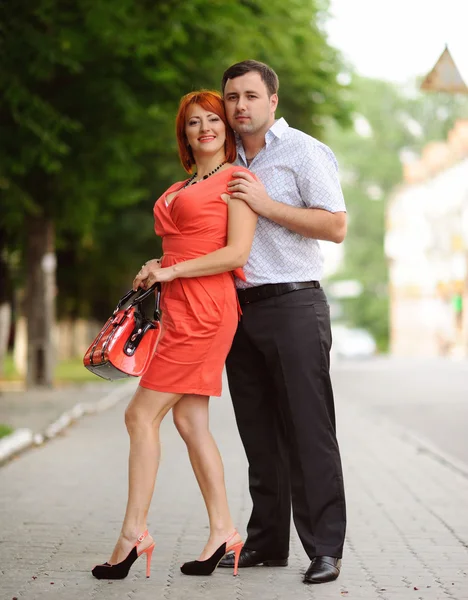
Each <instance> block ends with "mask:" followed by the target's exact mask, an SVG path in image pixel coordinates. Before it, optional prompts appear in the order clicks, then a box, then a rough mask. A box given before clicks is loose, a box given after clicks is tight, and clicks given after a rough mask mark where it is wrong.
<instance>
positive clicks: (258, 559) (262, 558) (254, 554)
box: [218, 547, 288, 569]
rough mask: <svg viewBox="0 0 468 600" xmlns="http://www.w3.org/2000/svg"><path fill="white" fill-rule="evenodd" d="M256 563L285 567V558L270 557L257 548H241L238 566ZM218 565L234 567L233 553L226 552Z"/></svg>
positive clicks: (286, 564) (286, 561)
mask: <svg viewBox="0 0 468 600" xmlns="http://www.w3.org/2000/svg"><path fill="white" fill-rule="evenodd" d="M257 565H264V566H265V567H287V566H288V559H287V558H270V557H268V555H266V554H264V553H263V552H258V551H257V550H249V549H248V548H245V547H244V548H242V550H241V553H240V558H239V568H243V567H256V566H257ZM218 567H229V568H231V569H232V568H233V567H234V554H226V556H225V557H224V558H223V559H222V560H221V562H220V563H219V565H218Z"/></svg>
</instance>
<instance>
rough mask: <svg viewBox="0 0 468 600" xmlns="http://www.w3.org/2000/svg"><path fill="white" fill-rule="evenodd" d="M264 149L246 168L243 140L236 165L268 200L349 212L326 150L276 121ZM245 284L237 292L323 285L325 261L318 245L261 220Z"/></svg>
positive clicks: (333, 162) (330, 154) (332, 158)
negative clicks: (305, 283)
mask: <svg viewBox="0 0 468 600" xmlns="http://www.w3.org/2000/svg"><path fill="white" fill-rule="evenodd" d="M265 143H266V145H265V146H264V147H263V148H262V150H260V152H259V153H258V154H257V155H256V156H255V158H254V159H253V160H252V162H251V163H250V166H247V159H246V157H245V151H244V148H243V146H242V143H241V141H240V139H239V138H238V144H237V152H238V154H237V160H236V164H238V165H242V166H244V167H247V168H249V169H250V170H251V171H252V172H253V173H255V175H257V176H258V178H259V179H260V181H261V182H262V183H263V185H264V186H265V188H266V191H267V193H268V195H269V196H270V198H272V199H273V200H276V201H278V202H283V203H284V204H289V205H290V206H296V207H299V208H322V209H325V210H328V211H330V212H333V213H334V212H340V211H346V207H345V202H344V199H343V193H342V191H341V186H340V182H339V179H338V164H337V162H336V158H335V156H334V154H333V152H332V151H331V150H330V148H329V147H328V146H326V145H325V144H322V143H321V142H319V141H318V140H316V139H315V138H313V137H311V136H310V135H307V134H306V133H303V132H302V131H298V130H297V129H293V128H292V127H289V125H288V124H287V123H286V121H285V120H284V119H279V120H277V121H276V122H275V123H274V124H273V125H272V127H271V128H270V129H269V130H268V131H267V133H266V135H265ZM244 273H245V276H246V279H247V281H246V282H244V281H241V280H239V279H236V286H237V287H239V288H246V287H252V286H257V285H263V284H265V283H284V282H290V281H313V280H315V281H320V279H321V278H322V275H323V255H322V252H321V250H320V246H319V242H318V241H317V240H315V239H312V238H306V237H304V236H302V235H300V234H298V233H294V232H293V231H290V230H289V229H286V228H285V227H283V226H282V225H278V223H275V222H274V221H271V220H269V219H267V218H265V217H259V218H258V223H257V228H256V230H255V236H254V240H253V244H252V250H251V252H250V256H249V259H248V261H247V264H246V265H245V267H244Z"/></svg>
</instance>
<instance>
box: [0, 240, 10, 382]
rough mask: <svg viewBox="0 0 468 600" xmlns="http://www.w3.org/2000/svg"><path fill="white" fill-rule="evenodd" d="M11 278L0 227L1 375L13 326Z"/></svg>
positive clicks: (0, 374)
mask: <svg viewBox="0 0 468 600" xmlns="http://www.w3.org/2000/svg"><path fill="white" fill-rule="evenodd" d="M11 300H12V290H11V278H10V271H9V266H8V261H7V257H6V236H5V231H4V230H3V229H0V377H1V376H2V375H3V372H4V362H5V356H6V353H7V350H8V341H9V339H10V328H11Z"/></svg>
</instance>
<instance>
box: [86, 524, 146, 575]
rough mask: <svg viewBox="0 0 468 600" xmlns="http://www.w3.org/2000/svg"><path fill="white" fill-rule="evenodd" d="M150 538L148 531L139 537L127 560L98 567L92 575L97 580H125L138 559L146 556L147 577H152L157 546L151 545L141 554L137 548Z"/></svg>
mask: <svg viewBox="0 0 468 600" xmlns="http://www.w3.org/2000/svg"><path fill="white" fill-rule="evenodd" d="M147 536H148V530H146V531H145V532H143V533H142V534H141V535H140V536H138V539H137V542H136V544H135V545H134V546H133V548H132V549H131V551H130V553H129V554H128V556H127V558H124V560H122V561H121V562H119V563H117V564H116V565H110V564H109V563H108V562H106V563H104V564H103V565H96V566H95V567H94V569H93V570H92V571H91V573H92V574H93V575H94V577H96V578H97V579H125V577H127V575H128V572H129V571H130V567H131V566H132V565H133V563H134V562H135V561H136V559H137V558H138V557H139V556H141V555H142V554H146V577H149V576H150V573H151V558H152V556H153V550H154V548H155V546H156V544H154V543H153V544H151V546H148V548H145V549H144V550H142V551H141V552H138V548H137V546H138V545H139V544H141V542H142V541H143V540H144V539H145V538H146V537H147Z"/></svg>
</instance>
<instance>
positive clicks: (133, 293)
mask: <svg viewBox="0 0 468 600" xmlns="http://www.w3.org/2000/svg"><path fill="white" fill-rule="evenodd" d="M155 290H156V294H155V301H154V315H153V316H154V320H155V321H160V320H161V311H160V308H159V303H160V297H161V284H160V282H159V281H158V282H156V283H153V285H152V286H151V287H150V288H148V289H147V290H145V291H144V292H143V293H141V292H142V289H141V288H139V289H138V290H129V291H128V292H127V293H126V294H125V295H124V296H122V298H121V299H120V300H119V302H118V304H117V306H116V307H115V310H114V314H116V313H117V312H118V311H119V310H120V309H121V308H122V306H123V305H124V304H126V303H127V302H128V301H129V300H130V299H131V298H133V297H134V296H136V298H134V299H133V300H132V301H131V302H130V304H129V305H128V307H127V309H128V308H132V307H133V306H137V305H138V310H139V311H140V312H141V313H142V314H144V312H143V307H142V302H143V300H146V298H148V297H149V296H151V294H152V293H153V292H154V291H155Z"/></svg>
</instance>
